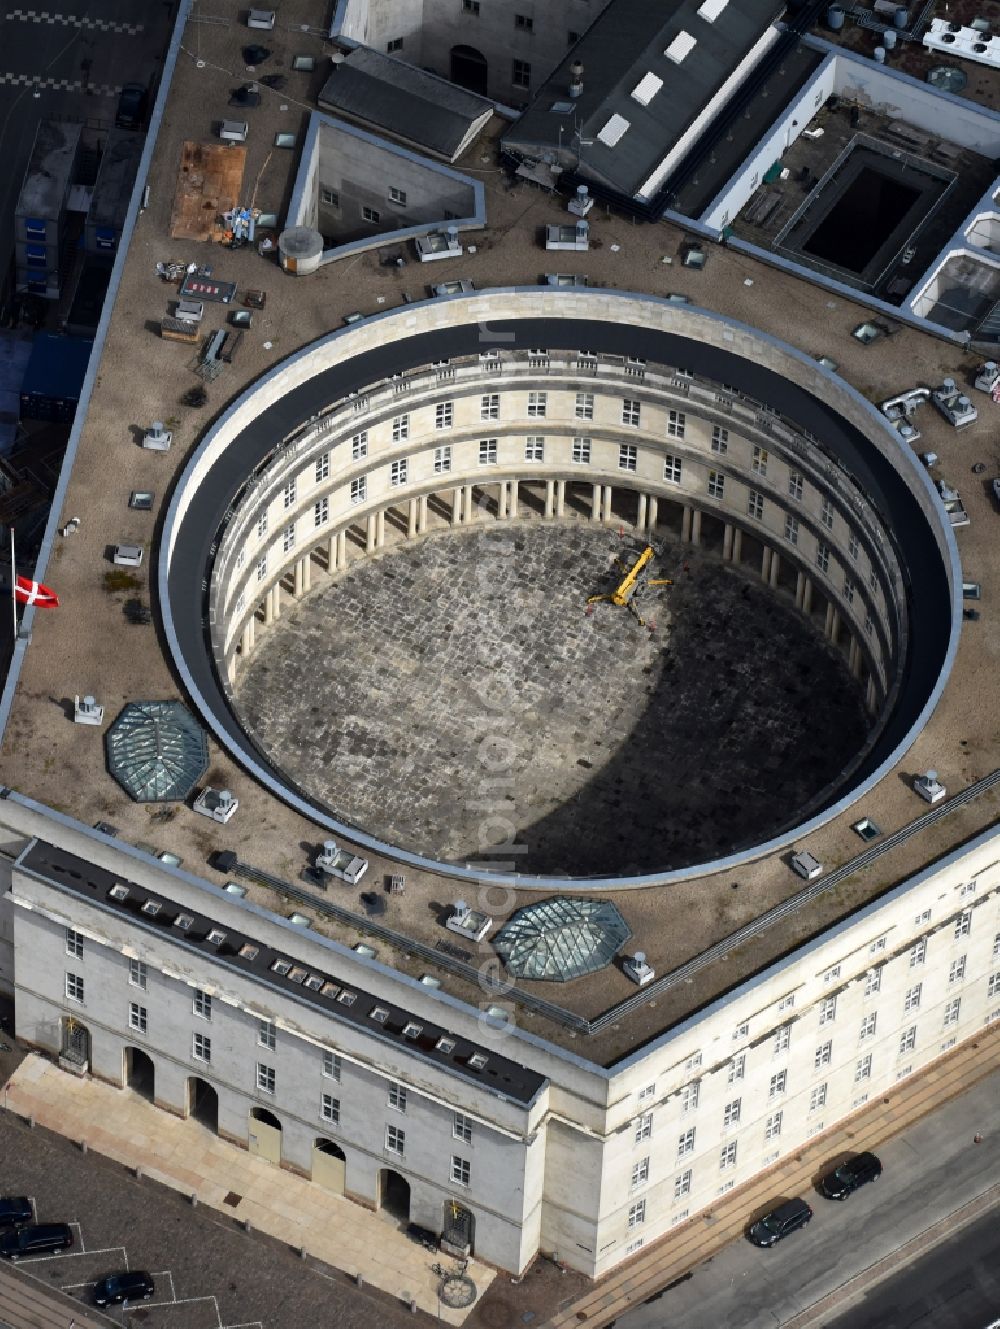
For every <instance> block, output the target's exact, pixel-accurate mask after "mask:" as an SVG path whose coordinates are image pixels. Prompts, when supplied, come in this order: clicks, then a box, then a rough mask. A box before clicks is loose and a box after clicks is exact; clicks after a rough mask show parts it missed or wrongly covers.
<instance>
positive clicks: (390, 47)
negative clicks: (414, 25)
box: [365, 37, 403, 221]
mask: <svg viewBox="0 0 1000 1329" xmlns="http://www.w3.org/2000/svg"><path fill="white" fill-rule="evenodd" d="M385 49H386V50H387V51H388V52H389V54H390V55H392V54H394V52H396V51H401V50H402V49H403V39H402V37H393V39H392V40H391V41H390V42H387V43H386V47H385ZM369 211H371V209H370V208H365V212H369ZM375 216H376V218H377V217H378V213H376V214H375ZM365 220H366V221H371V218H370V217H367V218H366V219H365Z"/></svg>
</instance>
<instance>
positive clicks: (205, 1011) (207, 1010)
mask: <svg viewBox="0 0 1000 1329" xmlns="http://www.w3.org/2000/svg"><path fill="white" fill-rule="evenodd" d="M191 1009H192V1010H193V1011H194V1013H195V1015H197V1016H198V1018H199V1020H210V1019H211V1018H212V998H211V995H210V994H209V993H208V992H202V990H201V988H195V990H194V999H193V1001H192V1004H191Z"/></svg>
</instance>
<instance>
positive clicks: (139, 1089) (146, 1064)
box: [125, 1048, 156, 1103]
mask: <svg viewBox="0 0 1000 1329" xmlns="http://www.w3.org/2000/svg"><path fill="white" fill-rule="evenodd" d="M125 1085H126V1087H127V1088H128V1089H131V1090H132V1092H133V1093H134V1094H138V1095H139V1097H140V1098H148V1099H149V1101H150V1102H151V1103H152V1102H153V1098H154V1093H155V1089H156V1070H155V1068H154V1066H153V1058H152V1057H151V1056H150V1055H149V1053H148V1052H143V1050H142V1048H126V1049H125Z"/></svg>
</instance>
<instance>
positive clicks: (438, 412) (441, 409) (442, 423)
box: [434, 401, 455, 429]
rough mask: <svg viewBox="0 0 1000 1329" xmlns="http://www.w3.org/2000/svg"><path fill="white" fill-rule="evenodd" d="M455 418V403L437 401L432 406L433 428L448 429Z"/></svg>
mask: <svg viewBox="0 0 1000 1329" xmlns="http://www.w3.org/2000/svg"><path fill="white" fill-rule="evenodd" d="M454 420H455V404H454V402H450V401H439V402H438V404H437V405H436V406H435V407H434V428H435V429H450V428H451V427H452V424H453V423H454Z"/></svg>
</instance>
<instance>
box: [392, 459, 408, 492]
mask: <svg viewBox="0 0 1000 1329" xmlns="http://www.w3.org/2000/svg"><path fill="white" fill-rule="evenodd" d="M408 472H409V463H408V462H407V460H406V458H405V457H403V458H402V460H400V461H394V462H390V463H389V483H390V485H392V487H393V488H394V489H398V488H399V486H400V485H405V484H406V477H407V474H408Z"/></svg>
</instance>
